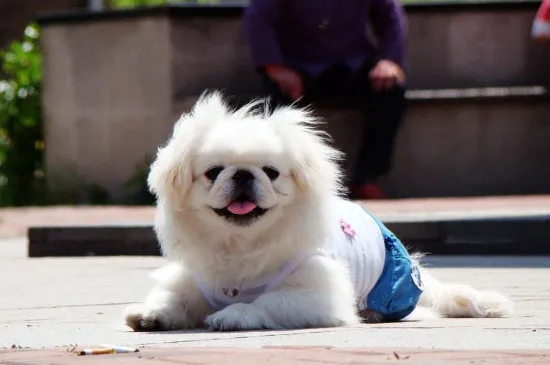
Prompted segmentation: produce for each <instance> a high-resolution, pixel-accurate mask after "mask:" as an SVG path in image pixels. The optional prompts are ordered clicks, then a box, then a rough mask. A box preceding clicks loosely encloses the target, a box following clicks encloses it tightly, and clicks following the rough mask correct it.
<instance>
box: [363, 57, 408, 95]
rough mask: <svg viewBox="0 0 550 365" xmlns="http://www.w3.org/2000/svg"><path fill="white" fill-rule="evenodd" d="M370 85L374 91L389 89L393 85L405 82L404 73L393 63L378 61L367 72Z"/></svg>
mask: <svg viewBox="0 0 550 365" xmlns="http://www.w3.org/2000/svg"><path fill="white" fill-rule="evenodd" d="M369 77H370V78H371V80H372V85H373V87H374V89H375V90H377V91H382V90H388V89H391V88H392V87H393V86H394V85H395V84H403V83H404V82H405V72H404V71H403V69H402V68H401V67H400V66H399V65H398V64H397V63H395V62H393V61H390V60H380V61H378V63H377V64H376V65H375V66H374V67H373V69H372V70H371V71H370V72H369Z"/></svg>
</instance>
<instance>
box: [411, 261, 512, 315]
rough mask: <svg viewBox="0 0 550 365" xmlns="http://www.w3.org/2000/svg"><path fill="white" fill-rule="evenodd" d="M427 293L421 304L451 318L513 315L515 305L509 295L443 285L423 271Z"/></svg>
mask: <svg viewBox="0 0 550 365" xmlns="http://www.w3.org/2000/svg"><path fill="white" fill-rule="evenodd" d="M420 272H421V277H422V282H423V285H424V292H423V293H422V295H421V296H420V301H419V303H418V304H419V305H420V306H424V307H430V308H432V309H433V310H435V311H436V312H437V313H438V314H439V315H440V316H443V317H449V318H498V317H507V316H510V315H512V313H513V311H514V304H513V302H512V301H511V300H510V299H509V298H507V297H506V296H504V295H502V294H499V293H495V292H490V291H481V290H477V289H474V288H472V287H471V286H468V285H462V284H451V283H442V282H440V281H438V280H437V279H435V278H434V277H433V276H431V275H430V274H429V273H428V272H426V270H425V269H420Z"/></svg>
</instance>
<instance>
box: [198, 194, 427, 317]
mask: <svg viewBox="0 0 550 365" xmlns="http://www.w3.org/2000/svg"><path fill="white" fill-rule="evenodd" d="M333 208H334V209H333V211H332V212H331V214H333V225H332V227H331V228H330V233H329V235H328V236H327V240H326V243H325V245H324V246H323V247H322V248H321V249H320V250H319V252H314V253H304V254H302V255H300V256H299V257H296V258H295V259H293V260H292V261H290V262H287V263H285V264H284V265H283V266H282V267H281V268H280V270H278V271H277V272H275V273H271V274H268V275H265V276H263V277H260V278H255V279H252V280H246V281H244V282H242V283H239V285H235V284H232V285H227V286H226V287H222V288H208V287H207V286H206V285H205V283H204V282H203V281H202V280H201V279H200V278H199V277H196V282H197V285H198V287H199V289H200V290H201V292H202V293H203V295H204V297H205V299H206V300H207V301H208V302H209V304H210V305H211V306H212V308H213V309H214V310H216V311H218V310H221V309H223V308H225V307H226V306H228V305H231V304H234V303H251V302H252V301H254V300H255V299H256V298H257V297H259V296H260V295H261V294H264V293H267V292H270V291H272V290H275V289H276V288H277V286H278V285H280V284H281V282H283V281H284V280H285V278H286V277H287V276H288V275H290V274H291V273H292V272H293V271H294V270H295V269H296V268H297V267H298V266H299V265H300V264H301V263H302V262H303V261H304V260H306V259H307V258H309V257H311V256H312V255H324V256H327V257H330V258H333V259H335V260H338V261H340V262H342V263H344V264H345V265H347V267H348V269H349V273H350V277H351V280H352V282H353V285H354V289H355V294H356V299H357V304H358V309H359V310H360V311H361V310H365V309H368V310H372V311H376V312H378V313H380V314H382V315H383V319H384V320H385V321H397V320H400V319H402V318H404V317H406V316H407V315H409V314H410V313H411V312H412V311H413V310H414V308H415V307H416V304H417V302H418V299H419V297H420V294H421V293H422V291H423V289H422V281H421V277H420V271H419V269H418V267H417V265H416V264H415V263H414V262H413V261H412V260H411V258H410V256H409V254H408V252H407V250H406V249H405V247H404V246H403V244H402V243H401V241H400V240H399V239H398V238H397V237H396V236H395V235H394V234H393V233H392V232H391V231H390V230H389V229H388V228H387V227H386V226H385V225H384V224H383V223H382V222H380V221H379V220H378V219H377V218H375V217H374V216H373V215H372V214H370V213H369V212H368V211H367V210H365V209H364V208H363V207H361V206H360V205H358V204H355V203H353V202H349V201H346V200H342V199H336V198H335V201H334V205H333Z"/></svg>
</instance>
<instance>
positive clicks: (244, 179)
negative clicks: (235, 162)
mask: <svg viewBox="0 0 550 365" xmlns="http://www.w3.org/2000/svg"><path fill="white" fill-rule="evenodd" d="M233 180H235V183H236V184H237V185H240V186H243V185H247V184H249V183H250V182H251V181H253V180H254V175H252V173H251V172H250V171H248V170H237V171H236V172H235V174H234V175H233Z"/></svg>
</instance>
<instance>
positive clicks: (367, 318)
mask: <svg viewBox="0 0 550 365" xmlns="http://www.w3.org/2000/svg"><path fill="white" fill-rule="evenodd" d="M359 316H360V317H361V320H362V322H363V323H382V322H384V316H383V315H382V314H380V313H378V312H376V311H373V310H370V309H363V310H362V311H360V312H359Z"/></svg>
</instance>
